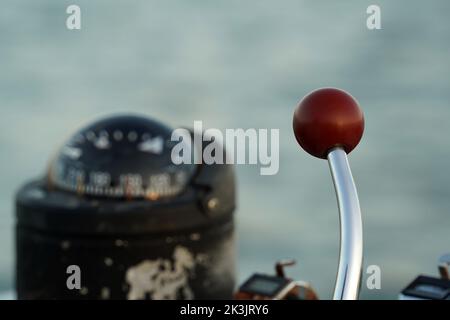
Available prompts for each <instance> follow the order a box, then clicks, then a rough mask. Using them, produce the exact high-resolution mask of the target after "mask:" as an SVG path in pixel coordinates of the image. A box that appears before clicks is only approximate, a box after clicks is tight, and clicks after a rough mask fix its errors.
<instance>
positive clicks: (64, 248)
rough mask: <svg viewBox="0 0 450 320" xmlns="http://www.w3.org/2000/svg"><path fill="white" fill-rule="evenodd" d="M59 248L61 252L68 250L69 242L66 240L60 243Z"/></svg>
mask: <svg viewBox="0 0 450 320" xmlns="http://www.w3.org/2000/svg"><path fill="white" fill-rule="evenodd" d="M61 248H62V249H63V250H67V249H69V248H70V241H68V240H65V241H62V242H61Z"/></svg>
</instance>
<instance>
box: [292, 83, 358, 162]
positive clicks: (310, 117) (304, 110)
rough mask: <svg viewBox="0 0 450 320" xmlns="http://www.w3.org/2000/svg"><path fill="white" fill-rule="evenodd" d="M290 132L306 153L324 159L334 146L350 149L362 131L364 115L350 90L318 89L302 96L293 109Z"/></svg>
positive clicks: (356, 143)
mask: <svg viewBox="0 0 450 320" xmlns="http://www.w3.org/2000/svg"><path fill="white" fill-rule="evenodd" d="M293 126H294V134H295V138H296V139H297V142H298V143H299V144H300V146H302V148H303V149H305V151H306V152H308V153H309V154H311V155H313V156H315V157H318V158H322V159H326V158H327V154H328V152H329V151H330V150H331V149H332V148H334V147H341V148H343V149H344V150H345V152H347V153H350V152H351V151H352V150H353V149H354V148H355V147H356V146H357V145H358V143H359V141H360V140H361V137H362V135H363V131H364V115H363V113H362V111H361V109H360V108H359V106H358V102H357V101H356V100H355V98H353V97H352V96H351V95H350V94H348V93H347V92H345V91H343V90H339V89H335V88H324V89H318V90H315V91H313V92H311V93H310V94H308V95H307V96H305V97H304V98H303V100H302V101H301V102H300V104H299V105H298V107H297V108H296V110H295V112H294V121H293Z"/></svg>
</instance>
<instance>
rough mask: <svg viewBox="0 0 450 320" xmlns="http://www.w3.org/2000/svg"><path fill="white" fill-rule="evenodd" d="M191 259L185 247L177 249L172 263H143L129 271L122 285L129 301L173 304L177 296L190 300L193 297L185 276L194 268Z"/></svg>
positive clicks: (187, 278)
mask: <svg viewBox="0 0 450 320" xmlns="http://www.w3.org/2000/svg"><path fill="white" fill-rule="evenodd" d="M195 260H196V259H195V257H194V255H193V254H192V253H191V252H190V251H189V250H188V249H187V248H185V247H182V246H177V247H175V249H174V252H173V258H172V259H161V258H158V259H156V260H144V261H142V262H141V263H139V264H137V265H135V266H132V267H130V268H129V269H128V270H127V272H126V281H127V282H128V284H129V285H130V290H129V292H128V299H129V300H138V299H145V298H146V297H147V296H148V297H150V298H151V299H153V300H162V299H168V300H175V299H177V298H179V297H178V293H181V295H182V298H184V299H187V300H191V299H193V298H194V293H193V292H192V289H191V288H190V286H189V282H188V281H189V276H190V274H191V273H192V271H193V269H194V267H195Z"/></svg>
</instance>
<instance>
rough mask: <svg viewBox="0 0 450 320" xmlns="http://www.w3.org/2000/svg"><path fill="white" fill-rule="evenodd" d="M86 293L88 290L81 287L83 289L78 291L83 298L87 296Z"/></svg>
mask: <svg viewBox="0 0 450 320" xmlns="http://www.w3.org/2000/svg"><path fill="white" fill-rule="evenodd" d="M88 292H89V289H88V288H86V287H83V288H81V289H80V294H81V295H83V296H85V295H87V294H88Z"/></svg>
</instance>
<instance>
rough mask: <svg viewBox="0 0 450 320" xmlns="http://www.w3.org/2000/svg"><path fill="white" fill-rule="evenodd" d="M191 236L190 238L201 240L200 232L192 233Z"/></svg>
mask: <svg viewBox="0 0 450 320" xmlns="http://www.w3.org/2000/svg"><path fill="white" fill-rule="evenodd" d="M189 238H190V239H191V240H192V241H198V240H200V233H191V235H190V236H189Z"/></svg>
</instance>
